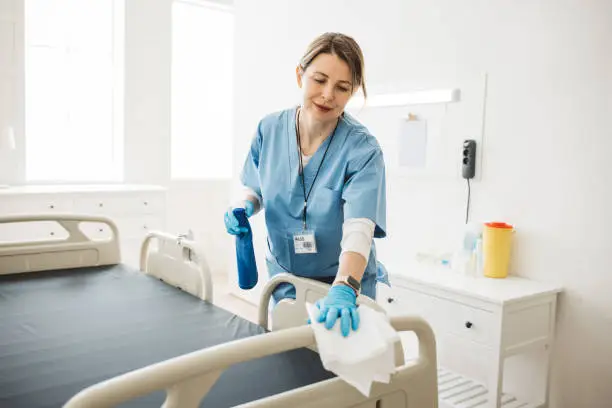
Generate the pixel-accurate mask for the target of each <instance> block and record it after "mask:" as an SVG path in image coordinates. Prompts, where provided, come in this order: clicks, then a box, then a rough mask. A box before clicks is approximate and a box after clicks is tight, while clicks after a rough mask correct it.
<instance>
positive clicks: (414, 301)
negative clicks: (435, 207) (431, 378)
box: [377, 263, 560, 408]
mask: <svg viewBox="0 0 612 408" xmlns="http://www.w3.org/2000/svg"><path fill="white" fill-rule="evenodd" d="M385 266H386V267H387V268H388V270H389V272H390V281H391V285H392V287H391V288H389V287H387V286H386V285H381V284H379V285H378V296H377V298H378V302H379V303H380V304H381V305H383V307H385V308H386V309H387V310H388V311H389V313H391V314H395V313H404V314H405V313H409V314H416V315H420V316H422V317H423V318H424V319H426V320H427V321H428V322H429V323H430V324H431V326H432V328H433V330H434V332H435V334H436V345H437V352H438V367H439V370H438V372H439V374H438V376H439V384H438V387H439V402H440V406H441V407H461V408H468V407H470V408H490V407H503V408H519V407H521V408H533V407H541V406H547V404H548V395H549V392H548V388H549V385H548V384H549V372H550V353H551V346H552V344H553V340H554V332H555V315H556V301H557V294H558V293H559V292H560V288H559V287H556V286H554V285H549V284H544V283H540V282H535V281H532V280H528V279H524V278H519V277H513V276H511V277H508V278H506V279H490V278H485V277H467V276H464V275H461V274H458V273H456V272H454V271H451V270H450V269H448V268H446V267H433V266H428V265H425V264H420V263H410V264H409V263H405V264H402V265H401V266H400V265H399V264H398V265H392V264H387V263H385ZM406 336H407V337H404V336H403V338H402V341H403V342H404V345H405V348H407V349H408V350H409V351H410V350H414V349H415V347H416V343H415V342H413V338H411V337H409V336H411V334H406ZM413 346H414V347H413ZM531 352H536V353H543V356H542V358H541V359H540V360H541V365H543V366H544V367H540V369H541V370H542V373H543V374H542V376H543V377H544V378H541V379H540V383H541V384H542V386H541V387H540V388H541V389H540V390H539V394H540V395H539V396H538V397H537V398H536V400H534V401H526V400H521V398H520V397H516V396H515V395H511V394H510V393H506V392H503V390H502V388H503V387H502V384H503V377H504V363H505V361H506V359H508V358H509V357H511V356H515V355H518V354H522V353H531ZM408 354H409V355H408V358H409V357H410V355H411V353H410V352H409V353H408Z"/></svg>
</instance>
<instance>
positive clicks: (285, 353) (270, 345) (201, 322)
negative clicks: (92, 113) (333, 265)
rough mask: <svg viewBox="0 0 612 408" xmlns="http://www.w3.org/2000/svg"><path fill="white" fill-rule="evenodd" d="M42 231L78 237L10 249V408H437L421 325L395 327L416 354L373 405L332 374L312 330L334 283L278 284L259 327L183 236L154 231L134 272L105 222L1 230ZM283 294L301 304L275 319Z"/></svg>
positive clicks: (432, 356)
mask: <svg viewBox="0 0 612 408" xmlns="http://www.w3.org/2000/svg"><path fill="white" fill-rule="evenodd" d="M38 221H44V222H56V223H59V224H60V225H61V226H62V227H63V228H64V229H66V230H67V232H68V238H66V239H63V240H49V241H47V240H45V241H23V242H11V243H0V406H2V407H5V406H6V407H11V408H15V407H58V406H64V407H67V408H78V407H88V408H91V407H110V406H121V407H144V406H146V407H151V406H163V407H165V408H171V407H185V408H189V407H198V406H202V407H213V408H221V407H228V406H242V407H249V408H256V407H292V408H294V407H355V408H389V407H418V408H427V407H437V404H438V403H437V368H436V347H435V339H434V335H433V332H432V330H431V328H430V326H429V325H428V324H427V323H426V322H425V321H424V320H422V319H421V318H419V317H416V316H402V317H393V318H391V324H392V325H393V327H394V328H395V329H396V330H398V331H413V332H414V333H415V334H416V335H417V337H418V340H419V352H418V357H417V358H415V359H410V360H408V361H406V360H405V359H404V357H403V354H402V349H401V344H400V343H398V345H397V346H398V347H396V365H397V367H396V368H397V370H396V372H395V373H394V374H393V375H392V378H391V381H390V383H389V384H384V383H374V384H373V386H372V390H371V393H370V396H369V397H365V396H364V395H362V394H361V393H359V392H358V391H357V390H356V389H354V388H353V387H351V386H350V385H348V384H347V383H345V382H344V381H343V380H341V379H339V378H337V377H336V376H335V375H334V374H333V373H330V372H328V371H326V370H325V369H324V368H323V366H322V363H321V361H320V358H319V356H318V354H317V353H316V344H315V343H316V342H315V337H314V334H313V330H312V328H311V327H310V326H309V325H307V324H306V320H307V313H306V308H305V304H306V303H305V302H315V301H316V300H317V299H318V298H321V297H322V296H324V295H325V293H326V291H327V289H328V286H327V285H325V284H322V283H319V282H314V281H311V280H308V279H302V278H298V277H295V276H293V275H289V274H285V275H279V276H276V277H274V278H273V279H272V280H271V281H270V282H269V283H268V284H267V285H266V287H265V288H264V290H263V292H262V295H261V301H260V306H259V322H258V323H259V324H255V323H253V322H250V321H247V320H245V319H243V318H241V317H239V316H236V315H234V314H232V313H230V312H228V311H227V310H224V309H222V308H220V307H218V306H216V305H214V304H213V290H212V289H213V288H212V280H211V276H210V273H209V270H208V268H207V266H206V261H205V259H204V258H203V257H202V254H201V252H200V251H199V250H198V248H197V247H196V244H195V242H193V241H192V240H190V239H188V238H186V237H184V236H180V235H179V236H175V235H171V234H166V233H162V232H150V233H149V234H148V235H147V237H146V238H145V240H144V242H143V244H142V247H141V258H140V268H131V267H128V266H126V265H123V264H122V263H121V254H120V250H119V244H118V240H119V233H118V230H117V227H116V226H115V224H114V222H113V221H112V220H110V219H108V218H105V217H99V216H88V215H74V214H72V215H57V214H54V215H45V214H41V215H34V216H9V217H0V226H2V224H7V223H11V224H12V223H28V222H38ZM84 223H100V224H106V225H107V226H108V227H110V230H111V231H112V232H113V234H112V237H111V238H109V239H104V240H98V239H91V238H89V237H88V236H87V235H86V234H84V233H83V230H82V229H81V228H80V225H81V224H84ZM280 283H291V284H293V285H294V286H295V287H296V299H295V300H283V301H281V302H280V303H279V304H278V305H277V306H276V307H274V308H273V310H271V311H269V310H268V305H269V299H270V296H271V294H272V291H273V290H274V288H275V287H276V286H277V285H279V284H280ZM359 303H360V304H361V305H368V306H370V307H373V308H379V306H378V305H377V304H376V303H375V302H373V301H371V300H370V299H368V298H365V297H360V298H359Z"/></svg>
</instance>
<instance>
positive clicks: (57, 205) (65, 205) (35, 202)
mask: <svg viewBox="0 0 612 408" xmlns="http://www.w3.org/2000/svg"><path fill="white" fill-rule="evenodd" d="M72 209H73V206H72V200H71V199H69V198H63V197H56V196H22V197H9V198H4V197H2V198H1V199H0V214H1V215H10V214H40V213H44V214H52V213H69V212H71V211H72Z"/></svg>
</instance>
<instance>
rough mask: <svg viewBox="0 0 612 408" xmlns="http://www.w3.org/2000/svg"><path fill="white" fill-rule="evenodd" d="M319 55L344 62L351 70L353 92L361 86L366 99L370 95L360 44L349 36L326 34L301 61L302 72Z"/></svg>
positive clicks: (311, 44)
mask: <svg viewBox="0 0 612 408" xmlns="http://www.w3.org/2000/svg"><path fill="white" fill-rule="evenodd" d="M319 54H334V55H337V56H338V58H340V59H341V60H343V61H344V62H346V63H347V65H348V66H349V69H350V70H351V74H352V76H353V78H352V85H353V90H356V89H357V88H359V87H360V86H361V89H362V90H363V96H364V98H367V96H368V93H367V91H366V86H365V78H364V63H363V53H362V52H361V48H360V47H359V44H357V42H356V41H355V40H354V39H353V38H352V37H349V36H348V35H345V34H340V33H324V34H321V35H320V36H318V37H317V38H315V39H314V40H313V41H312V42H311V43H310V44H309V45H308V48H307V49H306V52H305V53H304V55H303V56H302V59H301V60H300V69H301V71H302V72H304V71H306V68H308V66H309V65H310V63H311V62H312V61H313V60H314V59H315V58H316V57H317V56H318V55H319Z"/></svg>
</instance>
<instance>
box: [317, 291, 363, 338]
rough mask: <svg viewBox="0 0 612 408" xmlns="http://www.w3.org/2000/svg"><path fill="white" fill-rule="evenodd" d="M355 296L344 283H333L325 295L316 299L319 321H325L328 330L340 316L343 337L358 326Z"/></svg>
mask: <svg viewBox="0 0 612 408" xmlns="http://www.w3.org/2000/svg"><path fill="white" fill-rule="evenodd" d="M356 302H357V296H356V295H355V291H354V290H353V289H351V288H349V287H348V286H345V285H342V284H340V285H334V286H332V287H331V288H330V289H329V292H327V296H326V297H324V298H323V299H320V300H318V301H317V303H316V305H317V308H319V317H318V319H317V320H318V321H319V323H323V322H325V327H326V328H327V329H328V330H329V329H331V328H332V327H334V324H336V320H338V317H340V331H341V332H342V335H343V336H344V337H346V336H348V335H349V332H350V329H351V327H352V328H353V331H356V330H357V329H358V328H359V310H357V304H356Z"/></svg>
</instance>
